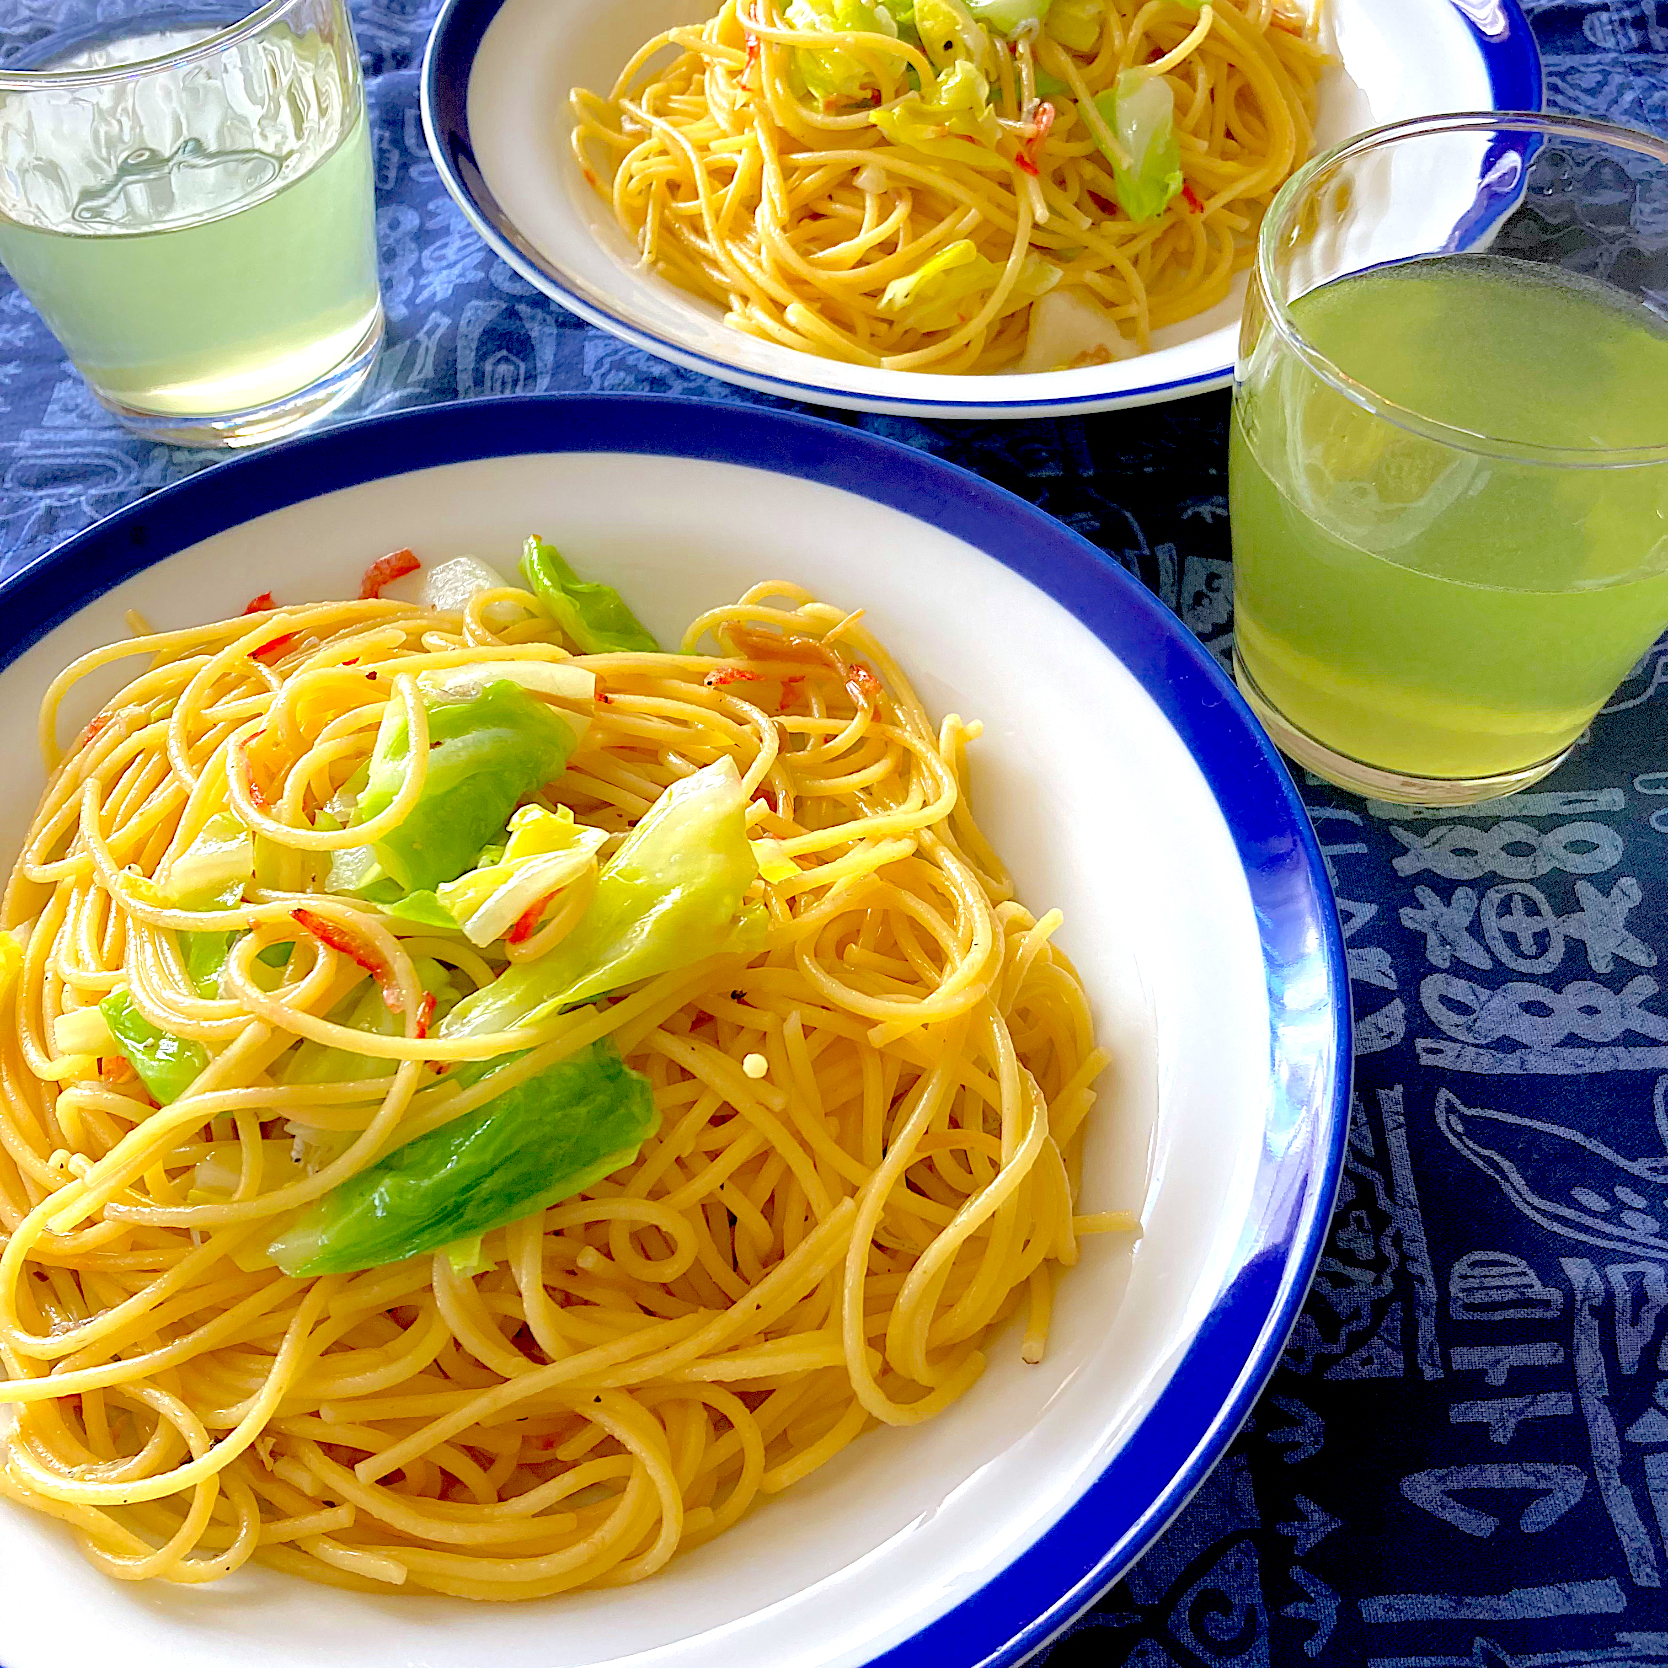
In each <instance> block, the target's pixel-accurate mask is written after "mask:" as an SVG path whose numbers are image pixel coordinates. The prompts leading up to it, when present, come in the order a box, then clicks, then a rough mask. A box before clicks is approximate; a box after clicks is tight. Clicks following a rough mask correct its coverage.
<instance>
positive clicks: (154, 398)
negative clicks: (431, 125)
mask: <svg viewBox="0 0 1668 1668" xmlns="http://www.w3.org/2000/svg"><path fill="white" fill-rule="evenodd" d="M8 3H14V0H8ZM27 10H28V19H27V21H28V22H29V23H30V24H31V25H32V27H31V28H30V29H29V30H28V31H23V30H21V29H20V30H19V31H18V33H20V34H25V35H26V38H30V39H31V41H32V44H31V45H30V47H29V49H28V51H27V52H26V53H24V54H22V55H16V56H11V57H9V58H8V59H7V60H6V62H5V63H4V64H3V65H0V263H3V264H4V265H5V267H6V269H7V270H8V271H9V272H10V273H11V275H12V277H13V278H14V279H15V280H16V281H17V284H18V286H19V288H21V289H22V291H23V292H24V294H25V295H27V296H28V298H29V299H30V300H31V301H32V302H33V303H34V304H35V306H36V308H37V309H39V311H40V313H41V315H42V317H43V318H44V319H45V321H46V323H47V325H48V326H49V327H50V328H51V330H52V332H53V334H54V335H56V336H57V338H58V340H59V341H60V342H61V343H62V344H63V347H64V350H65V352H66V353H67V354H68V355H69V357H70V359H71V361H72V362H73V363H74V365H75V367H76V369H77V370H79V371H80V373H81V374H82V376H83V377H85V378H86V380H87V383H88V385H89V386H90V387H91V389H92V391H93V392H94V394H96V395H97V397H98V398H99V400H100V401H101V402H102V403H103V404H104V405H105V406H107V407H108V408H109V409H110V410H111V411H113V412H114V413H115V414H116V416H117V417H119V418H120V419H121V420H122V421H123V422H124V423H126V424H127V425H128V426H129V427H130V428H133V429H136V430H138V431H139V432H140V433H142V434H145V435H147V436H149V437H151V438H153V439H157V440H163V441H170V442H174V443H178V444H183V445H197V446H243V445H249V444H253V443H255V442H257V441H262V440H269V439H272V438H274V437H276V436H278V435H281V434H286V433H288V432H290V431H291V430H293V429H295V428H298V427H299V426H300V425H302V424H303V423H306V422H309V421H311V420H312V419H314V418H316V417H319V416H322V415H323V414H324V413H325V412H327V411H329V410H332V409H333V408H334V407H336V406H337V405H339V404H341V403H342V401H344V400H345V399H347V398H348V396H349V395H351V394H352V393H353V392H354V390H355V389H356V388H357V387H358V386H359V385H360V383H362V382H363V381H364V379H365V377H366V376H367V375H368V374H369V372H370V369H371V366H372V364H373V362H374V361H375V358H376V354H377V350H378V348H379V347H380V346H381V342H382V330H383V315H382V301H381V296H380V293H379V291H378V287H377V266H376V234H375V216H374V203H373V194H372V182H371V150H370V140H369V137H368V133H367V124H366V113H365V89H364V82H363V80H362V78H361V76H360V72H359V57H358V53H357V51H356V50H355V48H354V42H353V31H352V29H351V27H350V25H349V22H348V16H347V12H346V10H345V7H344V4H343V0H269V3H268V4H265V5H262V6H260V7H258V8H257V9H255V10H253V11H251V10H250V7H249V4H247V3H245V4H242V5H240V4H238V3H237V0H222V3H220V4H216V3H214V0H177V3H174V4H167V3H164V4H163V5H161V6H160V7H159V6H157V5H155V4H147V3H146V0H55V3H54V4H53V5H52V6H51V7H49V8H46V9H44V10H43V9H42V8H39V7H37V6H33V5H31V6H29V7H28V8H27ZM3 11H4V7H3V6H0V16H3ZM43 25H44V26H43Z"/></svg>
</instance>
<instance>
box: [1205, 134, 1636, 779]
mask: <svg viewBox="0 0 1668 1668" xmlns="http://www.w3.org/2000/svg"><path fill="white" fill-rule="evenodd" d="M1230 503H1231V508H1232V524H1233V544H1234V605H1235V645H1236V647H1235V656H1236V671H1237V673H1238V677H1239V683H1240V687H1241V689H1242V690H1243V691H1244V693H1245V695H1246V697H1247V699H1248V700H1249V701H1250V702H1251V705H1252V706H1253V708H1254V709H1255V710H1256V712H1257V715H1258V716H1259V718H1261V719H1262V721H1263V723H1264V725H1265V726H1266V727H1267V729H1268V731H1269V733H1270V734H1271V735H1272V736H1273V738H1274V740H1275V741H1276V743H1278V745H1279V746H1280V747H1281V749H1282V750H1283V751H1284V752H1286V753H1287V754H1288V755H1289V756H1290V757H1291V758H1293V759H1294V760H1296V761H1298V762H1299V763H1301V764H1303V765H1306V766H1308V767H1309V768H1310V769H1311V770H1313V771H1315V772H1317V773H1318V774H1319V775H1321V776H1324V777H1326V778H1327V779H1328V780H1330V781H1333V782H1336V783H1339V784H1340V785H1342V786H1344V787H1347V788H1352V789H1354V790H1356V791H1357V792H1360V793H1364V794H1368V795H1370V796H1372V797H1374V798H1378V799H1387V800H1392V801H1402V802H1407V803H1414V804H1426V805H1457V804H1467V803H1471V802H1473V801H1476V800H1479V799H1485V798H1491V797H1493V796H1495V795H1499V794H1505V793H1511V792H1513V791H1514V790H1516V789H1518V788H1521V787H1525V786H1527V785H1528V784H1529V783H1531V782H1533V781H1536V780H1538V779H1539V778H1540V777H1542V776H1544V775H1545V774H1546V773H1547V772H1548V771H1550V770H1551V769H1553V767H1554V766H1556V765H1557V764H1558V763H1559V761H1560V760H1561V759H1563V758H1564V757H1565V756H1566V754H1567V753H1568V751H1569V749H1570V747H1571V746H1572V744H1573V743H1574V742H1575V741H1576V739H1577V738H1578V737H1579V736H1580V735H1581V733H1582V731H1583V729H1584V728H1585V727H1586V725H1587V724H1588V722H1589V721H1590V720H1591V718H1592V716H1593V714H1594V713H1595V712H1596V711H1597V710H1598V708H1599V706H1600V705H1601V704H1602V703H1603V702H1604V700H1605V698H1606V697H1607V696H1608V695H1609V694H1610V692H1611V691H1612V690H1613V689H1614V688H1615V686H1616V684H1617V683H1618V682H1620V681H1621V679H1622V678H1623V677H1624V676H1625V675H1626V673H1627V671H1628V669H1629V668H1630V667H1631V666H1632V665H1633V664H1634V662H1635V661H1636V660H1637V659H1638V657H1639V656H1640V655H1641V654H1642V653H1643V652H1644V651H1645V650H1646V649H1647V648H1648V647H1649V646H1650V644H1651V642H1652V641H1653V640H1654V639H1655V638H1656V636H1657V635H1658V633H1659V632H1660V631H1661V630H1662V629H1663V627H1664V625H1668V144H1664V143H1663V142H1662V141H1660V140H1658V139H1654V138H1652V137H1651V136H1649V135H1647V134H1642V133H1634V132H1630V131H1628V130H1626V129H1622V128H1616V127H1610V126H1606V125H1604V124H1601V123H1594V122H1586V121H1579V120H1575V119H1573V118H1564V117H1558V116H1545V115H1527V114H1525V115H1516V114H1509V113H1508V114H1501V113H1498V112H1496V113H1491V114H1487V115H1457V116H1439V117H1429V118H1424V119H1421V120H1417V121H1411V122H1405V123H1399V124H1396V125H1394V126H1391V127H1386V128H1380V129H1378V130H1377V131H1375V132H1372V133H1367V134H1363V135H1361V136H1360V137H1358V138H1356V139H1353V140H1351V141H1350V142H1349V143H1348V144H1346V145H1343V146H1341V147H1340V148H1339V149H1337V150H1335V151H1333V152H1331V153H1330V154H1329V155H1327V156H1323V157H1321V158H1319V159H1317V160H1316V161H1313V162H1311V163H1309V164H1308V165H1307V166H1306V167H1304V168H1303V169H1302V170H1301V171H1299V172H1298V173H1297V174H1295V175H1294V176H1293V177H1292V179H1291V180H1290V181H1289V182H1288V183H1287V185H1286V187H1285V189H1284V190H1282V191H1281V193H1280V194H1279V196H1278V197H1277V198H1276V199H1275V201H1274V204H1273V206H1272V207H1271V209H1270V211H1269V214H1268V216H1267V218H1266V219H1265V220H1264V222H1263V226H1262V232H1261V238H1260V242H1259V247H1258V255H1257V262H1256V266H1255V269H1254V272H1253V276H1252V281H1251V285H1250V294H1249V297H1248V300H1247V305H1246V310H1245V322H1244V328H1243V333H1242V336H1241V342H1240V359H1239V366H1238V375H1237V379H1236V384H1235V390H1234V412H1233V423H1232V431H1231V435H1230Z"/></svg>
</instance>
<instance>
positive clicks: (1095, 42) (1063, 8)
mask: <svg viewBox="0 0 1668 1668" xmlns="http://www.w3.org/2000/svg"><path fill="white" fill-rule="evenodd" d="M1105 27H1106V0H1054V3H1053V4H1052V5H1051V6H1050V7H1049V8H1048V16H1047V18H1046V19H1045V20H1044V22H1043V33H1044V34H1045V35H1047V36H1048V37H1049V38H1050V39H1051V40H1057V41H1058V42H1059V43H1060V44H1061V45H1062V46H1064V47H1069V48H1070V49H1071V50H1072V51H1073V52H1093V51H1094V50H1095V48H1096V47H1097V46H1099V45H1100V37H1101V32H1102V30H1104V29H1105Z"/></svg>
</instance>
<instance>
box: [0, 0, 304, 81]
mask: <svg viewBox="0 0 1668 1668" xmlns="http://www.w3.org/2000/svg"><path fill="white" fill-rule="evenodd" d="M303 4H305V0H262V3H261V4H260V5H258V6H256V7H255V9H254V10H253V11H251V12H249V13H248V14H247V15H246V16H244V17H240V18H238V19H237V20H236V21H235V22H233V23H228V24H226V25H225V26H224V27H223V28H219V29H216V30H215V31H214V32H213V33H212V34H209V35H205V36H204V37H203V38H202V39H201V40H200V41H193V42H192V43H191V45H190V46H185V47H180V48H178V49H177V50H176V51H173V52H160V53H158V54H157V55H156V56H155V57H153V58H135V59H133V60H132V61H131V62H129V63H125V64H107V65H105V66H104V67H103V68H102V69H73V70H14V69H6V68H4V67H0V91H3V92H27V91H30V90H33V89H40V88H46V87H89V86H93V85H96V84H97V83H99V82H104V81H117V80H122V79H125V78H127V77H129V76H137V75H152V74H155V73H156V72H157V71H158V70H166V69H176V68H179V67H180V66H182V65H185V64H190V63H193V62H195V61H196V60H197V59H199V58H207V57H211V56H213V55H214V54H215V53H218V52H223V51H224V50H225V49H226V48H227V47H228V46H235V45H236V44H237V43H238V42H239V41H242V40H246V39H247V38H248V37H249V36H251V35H255V34H259V33H260V31H261V30H262V29H264V28H265V27H266V26H267V24H269V23H270V22H272V20H273V19H274V18H275V17H278V16H280V15H282V14H283V13H284V12H287V11H289V10H290V9H291V8H292V7H295V6H299V5H303Z"/></svg>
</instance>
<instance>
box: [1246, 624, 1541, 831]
mask: <svg viewBox="0 0 1668 1668" xmlns="http://www.w3.org/2000/svg"><path fill="white" fill-rule="evenodd" d="M1234 681H1235V682H1236V683H1237V684H1238V685H1239V692H1240V694H1241V695H1243V696H1244V697H1245V703H1246V705H1247V706H1248V707H1250V709H1251V710H1252V712H1254V713H1255V714H1256V715H1257V721H1258V722H1259V723H1260V724H1261V725H1262V727H1263V728H1264V729H1265V730H1267V731H1268V735H1269V739H1270V740H1271V741H1272V742H1273V743H1274V745H1275V746H1276V747H1278V748H1279V749H1280V751H1281V752H1282V753H1284V754H1285V755H1286V757H1287V758H1288V759H1290V760H1292V761H1293V763H1295V764H1300V765H1302V766H1303V768H1304V769H1305V770H1312V771H1313V772H1314V773H1315V775H1317V776H1320V777H1323V778H1324V779H1325V780H1326V781H1328V782H1331V783H1332V784H1333V785H1334V786H1335V787H1339V788H1347V789H1348V790H1349V791H1350V792H1351V793H1358V794H1361V795H1363V796H1364V797H1365V798H1367V799H1379V800H1383V801H1384V802H1385V803H1387V804H1390V805H1475V804H1477V803H1478V802H1479V801H1481V800H1485V799H1503V798H1505V796H1506V795H1507V794H1513V793H1516V792H1517V791H1518V790H1519V789H1520V788H1527V787H1529V786H1530V785H1531V784H1532V783H1535V782H1538V781H1540V779H1541V778H1542V777H1543V776H1546V775H1549V774H1550V773H1551V772H1552V771H1554V770H1556V769H1557V768H1558V766H1559V765H1561V764H1562V763H1563V762H1564V760H1565V759H1567V758H1568V757H1569V756H1570V751H1571V749H1570V748H1568V747H1566V748H1565V749H1564V750H1563V752H1561V753H1559V754H1558V755H1557V756H1556V757H1554V758H1550V759H1544V760H1542V761H1541V763H1539V764H1532V765H1525V766H1524V767H1523V768H1522V769H1521V770H1508V771H1503V772H1501V774H1499V775H1498V776H1457V777H1456V776H1408V775H1405V774H1403V773H1402V772H1401V771H1398V770H1381V769H1380V768H1379V767H1378V766H1377V765H1370V764H1364V763H1362V761H1361V760H1360V759H1352V758H1351V757H1350V756H1349V755H1348V754H1347V753H1339V752H1336V751H1335V750H1334V749H1333V748H1330V747H1328V746H1327V745H1326V744H1325V742H1321V741H1317V740H1316V739H1315V738H1314V737H1313V736H1312V735H1310V734H1309V732H1308V731H1307V730H1300V729H1299V728H1298V727H1297V726H1296V725H1295V724H1293V723H1292V722H1291V720H1290V719H1288V718H1285V717H1283V716H1282V715H1281V714H1280V712H1279V711H1278V709H1277V708H1276V707H1275V706H1274V704H1273V703H1272V702H1271V701H1270V700H1269V699H1268V697H1267V696H1266V695H1264V694H1263V692H1262V691H1261V690H1260V689H1259V688H1258V687H1257V680H1256V679H1255V678H1253V677H1252V676H1251V674H1250V673H1249V672H1248V671H1246V669H1245V662H1244V661H1242V660H1241V659H1240V657H1239V650H1238V649H1235V651H1234Z"/></svg>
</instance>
